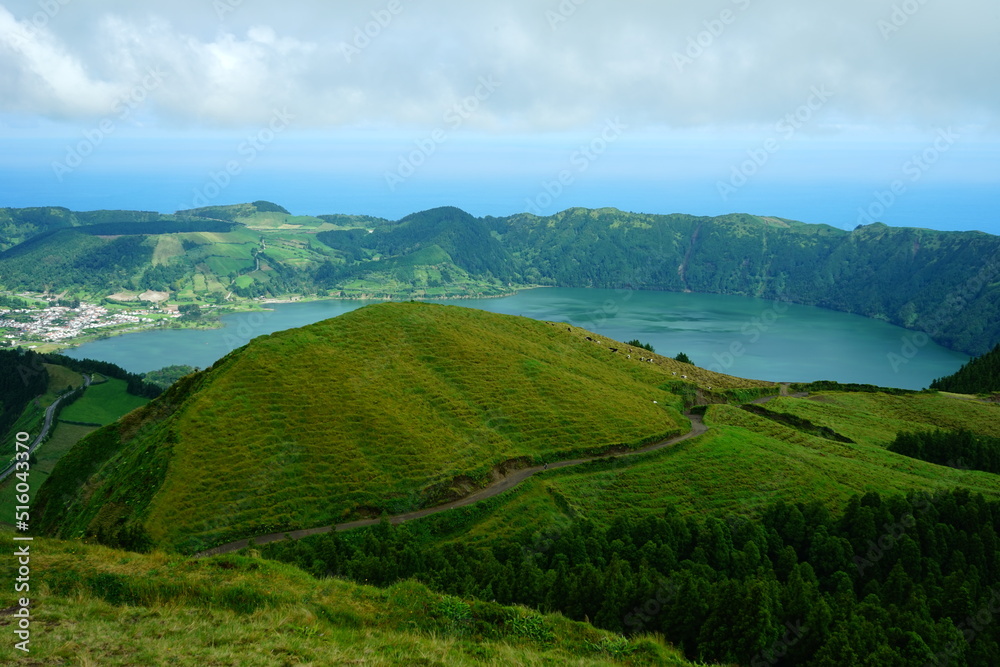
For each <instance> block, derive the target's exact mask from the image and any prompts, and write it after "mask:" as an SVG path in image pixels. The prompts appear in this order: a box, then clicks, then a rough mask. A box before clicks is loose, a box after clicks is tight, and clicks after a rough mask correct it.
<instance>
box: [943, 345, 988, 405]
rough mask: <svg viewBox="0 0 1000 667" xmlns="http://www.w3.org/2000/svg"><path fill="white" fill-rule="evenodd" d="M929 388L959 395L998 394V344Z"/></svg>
mask: <svg viewBox="0 0 1000 667" xmlns="http://www.w3.org/2000/svg"><path fill="white" fill-rule="evenodd" d="M930 388H931V389H937V390H938V391H952V392H955V393H959V394H989V393H994V392H1000V343H998V344H997V346H996V347H994V348H993V349H992V350H990V351H989V352H987V353H986V354H984V355H982V356H981V357H977V358H975V359H972V360H970V361H969V363H967V364H965V365H963V366H962V368H960V369H959V370H958V371H956V372H955V373H954V374H953V375H949V376H948V377H946V378H941V379H938V380H934V382H932V383H931V387H930Z"/></svg>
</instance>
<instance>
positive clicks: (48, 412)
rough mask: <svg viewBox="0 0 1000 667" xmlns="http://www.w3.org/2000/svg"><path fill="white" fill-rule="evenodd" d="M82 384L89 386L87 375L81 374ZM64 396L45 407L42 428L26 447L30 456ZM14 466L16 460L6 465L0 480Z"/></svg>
mask: <svg viewBox="0 0 1000 667" xmlns="http://www.w3.org/2000/svg"><path fill="white" fill-rule="evenodd" d="M83 386H84V388H86V387H89V386H90V376H89V375H84V376H83ZM64 398H66V395H63V396H60V397H59V398H57V399H56V400H55V401H53V402H52V405H50V406H49V407H47V408H46V409H45V421H44V422H43V423H42V430H41V431H39V433H38V436H37V437H36V438H35V439H34V441H33V442H32V443H31V445H30V446H29V447H28V456H31V454H32V453H34V451H35V449H37V448H38V445H40V444H42V441H43V440H45V436H46V435H48V434H49V429H50V428H52V422H53V420H54V419H55V414H56V408H57V407H59V404H60V403H61V402H62V400H63V399H64ZM16 468H17V462H16V461H15V462H13V463H11V464H10V465H9V466H7V468H6V469H5V470H4V471H3V472H2V473H0V482H2V481H3V480H5V479H7V477H8V476H10V474H11V473H13V472H14V470H15V469H16Z"/></svg>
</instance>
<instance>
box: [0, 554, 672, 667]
mask: <svg viewBox="0 0 1000 667" xmlns="http://www.w3.org/2000/svg"><path fill="white" fill-rule="evenodd" d="M31 553H32V556H31V566H32V580H31V586H32V593H31V596H32V598H33V602H34V604H33V605H32V608H31V611H32V619H33V625H32V627H31V638H30V644H29V648H30V651H31V653H30V660H31V662H32V663H33V664H46V665H49V664H53V665H54V664H100V665H168V664H169V665H197V666H198V667H201V666H202V665H241V666H253V665H281V664H284V665H293V664H294V665H301V664H313V665H332V664H379V665H400V666H404V665H405V666H407V667H409V666H410V665H417V664H427V665H431V664H447V665H468V666H470V667H471V666H472V665H496V666H497V667H501V666H506V665H552V664H560V665H579V666H580V667H584V666H587V667H598V666H604V665H608V666H610V665H667V666H676V667H684V666H685V665H690V664H691V663H689V662H687V661H686V660H684V659H683V658H681V657H680V655H679V654H678V652H677V651H675V650H674V649H672V648H670V647H668V646H666V645H664V644H663V643H662V641H661V640H658V639H657V638H655V637H643V638H635V639H631V640H627V639H624V638H622V637H620V636H617V635H614V634H612V633H610V632H606V631H601V630H596V629H594V628H593V627H591V626H590V625H587V624H584V623H577V622H573V621H569V620H567V619H565V618H564V617H562V616H559V615H554V614H550V615H543V614H540V613H538V612H536V611H532V610H530V609H527V608H525V607H514V606H501V605H499V604H496V603H491V602H488V601H478V600H474V599H461V598H458V597H454V596H450V595H442V594H439V593H434V592H432V591H430V590H429V589H427V588H426V587H425V586H423V585H421V584H418V583H415V582H403V583H399V584H397V585H395V586H392V587H390V588H387V589H377V588H373V587H370V586H361V585H357V584H353V583H349V582H346V581H340V580H336V579H324V580H322V581H318V580H316V579H314V578H313V577H311V576H309V575H307V574H305V573H304V572H302V571H301V570H298V569H296V568H294V567H290V566H287V565H281V564H278V563H273V562H268V561H263V560H260V559H255V558H240V557H227V558H224V559H213V560H211V561H204V560H203V561H196V560H188V559H185V558H182V557H178V556H165V555H163V554H162V553H160V554H153V555H140V554H135V553H127V552H123V551H116V550H112V549H107V548H104V547H99V546H89V545H84V544H80V543H79V542H64V541H59V540H48V539H39V538H36V539H35V541H34V542H33V543H32V544H31ZM16 568H17V563H16V559H13V558H6V559H4V561H3V563H2V565H0V571H2V573H3V576H4V577H5V578H7V579H8V580H10V581H13V580H14V579H15V578H16V577H17V572H16ZM36 590H38V591H42V592H41V593H38V594H37V595H36V594H34V591H36ZM15 610H16V606H15V607H10V608H8V609H5V610H4V612H3V613H4V616H5V618H4V620H0V624H3V625H8V624H9V623H10V620H9V619H10V618H13V617H11V616H8V615H9V614H11V613H13V612H14V611H15ZM8 629H9V626H8ZM11 636H12V637H13V636H14V635H13V634H12V635H11ZM5 651H7V652H8V653H7V654H8V655H13V654H14V653H16V651H15V649H14V648H12V646H7V647H6V648H5ZM8 664H14V662H13V661H12V662H10V663H8ZM26 664H27V663H26Z"/></svg>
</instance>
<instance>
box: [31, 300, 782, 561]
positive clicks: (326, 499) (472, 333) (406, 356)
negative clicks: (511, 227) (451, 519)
mask: <svg viewBox="0 0 1000 667" xmlns="http://www.w3.org/2000/svg"><path fill="white" fill-rule="evenodd" d="M588 338H590V340H588ZM611 347H616V348H620V349H619V352H618V353H615V352H612V351H611V350H610V349H609V348H611ZM627 352H628V350H627V348H626V347H625V346H624V345H622V344H615V343H613V342H612V341H608V340H607V339H602V338H600V337H594V336H593V335H587V332H585V331H583V330H581V329H576V328H573V327H567V326H566V325H557V324H555V323H545V322H538V321H534V320H529V319H526V318H520V317H510V316H505V315H496V314H491V313H485V312H481V311H475V310H471V309H467V308H459V307H456V306H441V305H431V304H421V303H391V304H382V305H376V306H368V307H365V308H362V309H360V310H357V311H353V312H351V313H348V314H346V315H343V316H341V317H338V318H335V319H332V320H328V321H326V322H321V323H318V324H314V325H311V326H307V327H304V328H302V329H293V330H290V331H285V332H281V333H276V334H272V335H270V336H264V337H261V338H257V339H255V340H254V341H253V342H251V343H250V344H249V345H248V346H246V347H244V348H241V349H239V350H236V351H235V352H233V353H231V354H230V355H228V356H227V357H225V358H223V359H222V360H220V361H219V362H218V363H216V364H215V365H214V366H213V367H212V368H211V369H209V370H208V371H204V372H202V373H199V374H195V375H189V376H187V377H185V378H183V379H182V380H181V381H180V382H178V383H177V384H175V385H174V386H173V387H171V389H169V390H168V391H167V392H166V393H165V394H164V395H163V396H162V397H160V399H158V400H156V401H154V402H153V403H151V404H150V405H148V406H147V407H145V408H143V409H141V410H137V411H136V412H133V413H131V414H130V415H129V416H128V417H126V418H125V419H123V420H121V421H119V422H117V423H115V424H112V425H110V426H108V427H106V428H104V429H102V430H100V431H98V432H96V433H95V434H93V435H92V436H90V437H89V438H87V439H86V440H84V441H83V442H82V443H81V444H80V445H79V446H78V447H76V448H75V449H74V450H73V451H72V452H71V453H70V455H68V456H67V457H66V458H64V459H63V460H62V461H61V462H60V464H59V466H58V467H57V468H56V470H55V471H54V473H53V476H52V478H51V479H50V481H49V482H47V483H46V485H45V486H44V487H43V488H42V490H41V492H40V496H39V500H38V508H39V510H40V511H43V513H44V524H45V525H46V526H47V529H48V530H49V531H51V532H53V533H57V534H59V535H62V536H77V535H90V536H96V537H97V538H98V539H99V540H101V541H104V542H106V543H110V544H122V545H125V546H132V547H140V546H144V545H145V546H148V545H150V544H155V545H161V546H164V547H168V548H173V549H181V550H185V551H197V550H199V549H202V548H205V547H207V546H211V545H213V544H217V543H221V542H226V541H228V540H230V539H235V538H239V537H247V536H251V535H257V534H262V533H267V532H271V531H273V530H287V529H294V528H309V527H313V526H317V525H323V524H324V523H332V522H337V521H342V520H345V519H348V518H353V517H359V516H371V515H375V516H377V515H378V514H379V513H381V512H383V511H387V512H389V513H397V512H401V511H406V510H411V509H417V508H420V507H423V506H427V505H434V504H438V503H440V502H443V501H445V500H447V499H451V498H454V497H456V496H460V495H463V494H465V493H468V492H469V491H471V490H473V489H475V488H478V487H481V486H484V485H486V484H487V483H488V482H489V481H490V480H492V479H495V478H496V476H497V475H498V474H501V471H503V470H506V469H512V468H516V467H519V466H524V465H527V464H529V463H541V462H543V461H556V460H559V459H565V458H573V457H574V456H579V455H583V454H587V453H595V452H600V451H605V450H607V449H608V448H610V447H613V446H623V447H637V446H639V445H641V444H645V443H649V442H654V441H657V440H660V439H663V438H666V437H668V436H671V435H676V434H680V433H682V432H686V431H687V430H688V428H689V427H688V421H687V419H685V418H684V417H683V416H682V415H681V414H680V412H679V409H682V408H683V404H682V401H681V399H680V398H679V396H677V395H675V394H674V393H671V391H668V390H667V388H668V387H669V388H671V389H672V390H673V391H675V392H681V390H682V386H683V382H680V383H678V382H677V379H676V378H675V377H674V375H673V373H678V372H680V373H686V374H689V375H690V376H691V380H692V381H695V380H696V379H701V381H703V382H705V384H711V385H713V386H714V387H715V388H716V391H723V390H725V389H726V388H733V389H738V388H746V389H750V390H753V389H754V388H766V387H767V386H769V384H770V383H764V382H753V381H747V380H740V379H737V378H731V377H727V376H724V375H716V374H714V373H710V372H709V371H705V370H702V369H696V368H693V367H691V366H690V365H688V364H681V363H680V362H676V361H673V360H669V359H665V358H658V360H659V363H653V364H651V363H643V362H640V361H639V355H638V354H636V355H632V358H631V359H630V358H627ZM646 354H647V355H648V353H646ZM687 386H688V387H693V385H687ZM682 393H683V392H682Z"/></svg>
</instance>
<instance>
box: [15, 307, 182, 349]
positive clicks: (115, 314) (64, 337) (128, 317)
mask: <svg viewBox="0 0 1000 667" xmlns="http://www.w3.org/2000/svg"><path fill="white" fill-rule="evenodd" d="M180 316H181V313H179V312H177V311H176V310H173V311H163V310H159V309H150V308H129V309H127V310H123V309H118V308H113V309H112V308H107V307H105V306H101V305H97V304H93V303H86V302H79V304H78V305H77V304H76V302H74V303H73V304H72V306H69V305H59V302H50V305H48V306H44V307H41V308H0V346H3V347H13V346H17V345H25V346H26V347H29V348H33V347H37V344H39V343H65V342H67V341H70V340H76V339H80V338H83V337H85V336H88V335H93V334H95V333H99V332H98V330H103V331H104V332H106V331H108V330H112V329H116V328H128V329H133V328H145V327H147V326H151V325H152V324H153V323H154V322H156V321H158V320H163V319H164V318H168V319H171V318H179V317H180ZM29 343H32V344H30V345H29Z"/></svg>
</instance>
